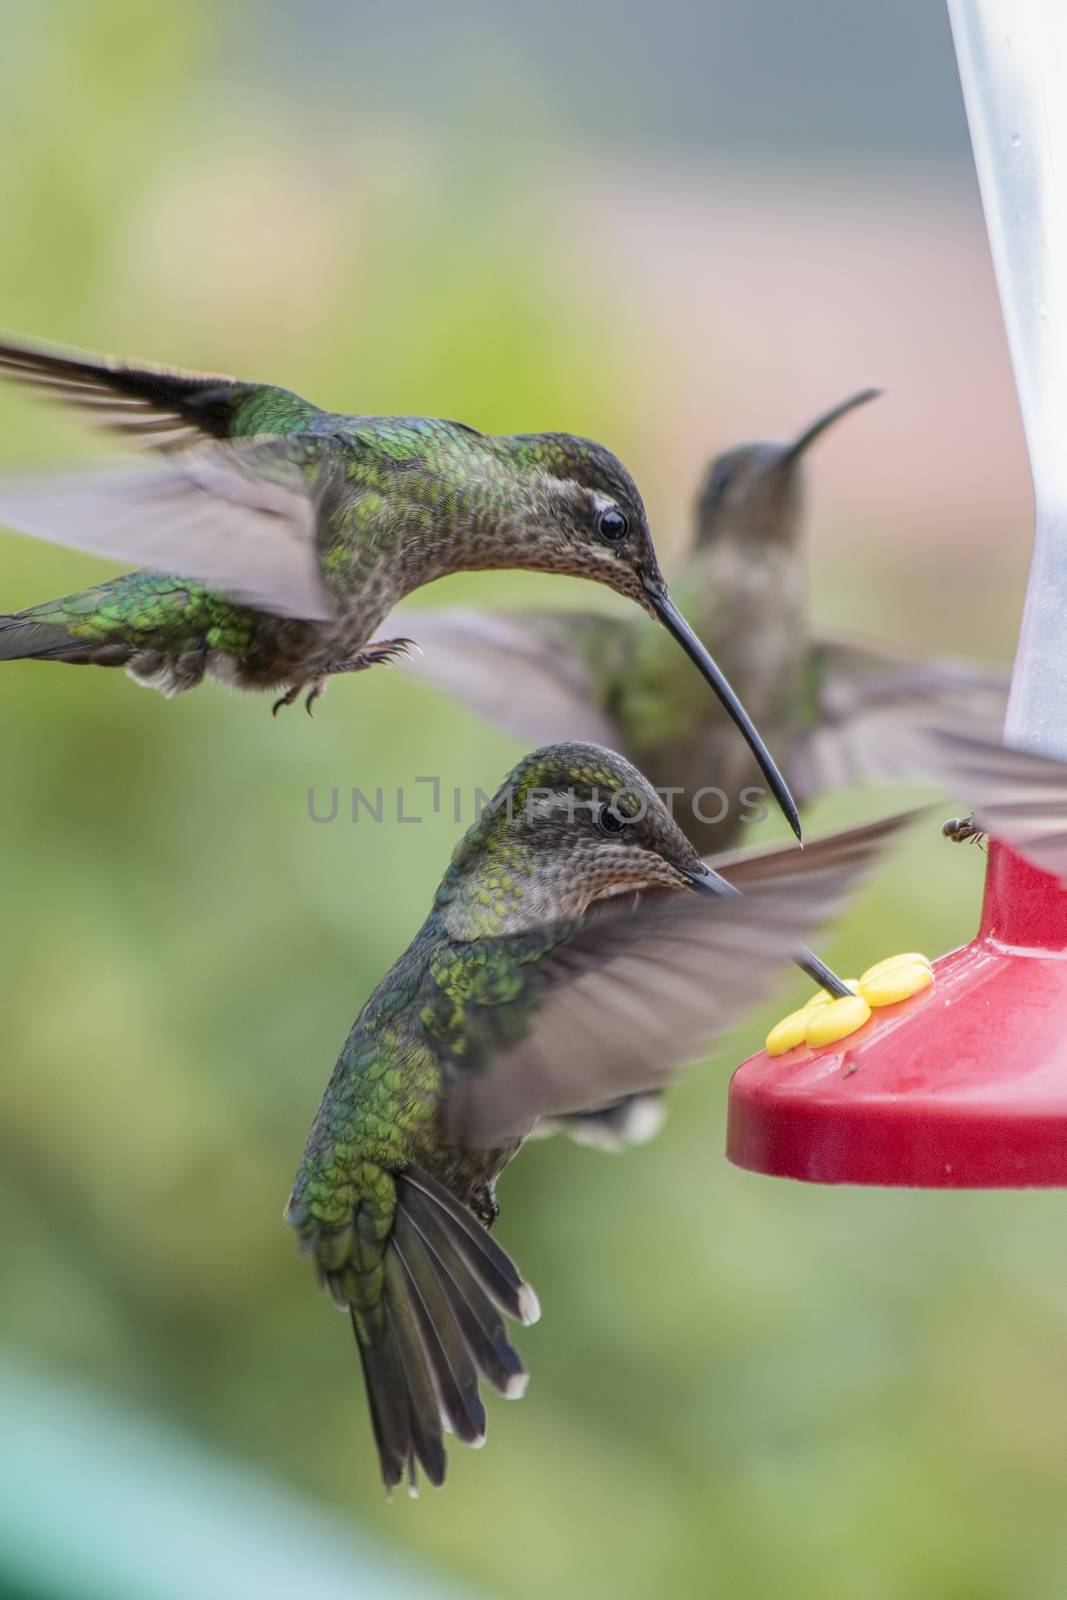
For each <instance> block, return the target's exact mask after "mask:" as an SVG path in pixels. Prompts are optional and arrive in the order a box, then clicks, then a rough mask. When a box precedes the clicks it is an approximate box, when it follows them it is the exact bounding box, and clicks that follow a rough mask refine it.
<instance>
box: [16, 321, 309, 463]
mask: <svg viewBox="0 0 1067 1600" xmlns="http://www.w3.org/2000/svg"><path fill="white" fill-rule="evenodd" d="M0 377H5V378H9V379H11V380H12V381H13V382H15V383H20V384H24V385H26V386H27V387H29V388H31V389H33V390H34V391H35V392H36V393H38V394H40V395H42V396H45V397H47V398H49V399H53V400H60V401H63V402H64V403H65V404H67V405H70V406H73V407H75V408H76V409H77V410H79V411H82V412H84V413H86V414H87V415H88V417H89V418H90V420H91V421H93V422H95V423H97V424H98V425H100V426H102V427H105V428H108V429H111V430H112V431H114V432H118V433H120V434H122V435H123V436H124V437H125V439H126V440H127V442H128V443H131V444H137V445H151V446H153V447H154V448H156V449H160V450H174V449H178V448H181V447H183V446H185V445H188V444H194V443H196V442H197V441H203V440H205V439H227V438H232V437H235V436H239V435H240V436H247V435H251V434H255V433H288V432H290V431H291V430H292V427H293V425H294V423H295V422H297V420H300V421H303V422H306V421H307V420H309V419H310V418H311V417H312V416H314V415H316V414H317V413H318V407H317V406H313V405H311V404H309V402H308V401H306V400H301V399H299V397H298V396H296V395H293V394H290V393H289V392H288V390H285V389H275V388H272V387H271V386H270V385H268V384H256V383H242V382H240V381H239V380H238V379H237V378H231V377H228V376H226V375H225V374H224V373H216V372H184V371H182V370H181V369H180V368H178V367H160V366H154V365H152V364H150V363H147V362H139V363H137V364H136V365H130V364H128V363H127V362H125V361H117V360H115V359H114V358H113V357H110V356H91V355H86V354H85V353H84V352H82V351H78V350H58V349H50V348H48V347H47V346H45V345H37V344H26V343H23V342H22V341H21V340H19V341H15V340H11V339H7V340H3V341H0Z"/></svg>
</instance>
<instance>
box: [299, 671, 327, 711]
mask: <svg viewBox="0 0 1067 1600" xmlns="http://www.w3.org/2000/svg"><path fill="white" fill-rule="evenodd" d="M325 693H326V680H325V678H316V679H315V682H314V683H313V684H312V685H311V688H310V689H309V690H308V692H307V695H306V697H305V699H304V710H305V711H306V712H307V714H308V716H309V717H313V716H314V715H315V701H316V700H321V699H322V696H323V695H324V694H325Z"/></svg>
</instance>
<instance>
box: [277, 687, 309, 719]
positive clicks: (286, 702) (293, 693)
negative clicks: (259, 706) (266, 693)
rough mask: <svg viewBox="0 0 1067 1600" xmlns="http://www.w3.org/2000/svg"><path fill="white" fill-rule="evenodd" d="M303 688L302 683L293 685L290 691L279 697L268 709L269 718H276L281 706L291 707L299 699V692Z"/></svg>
mask: <svg viewBox="0 0 1067 1600" xmlns="http://www.w3.org/2000/svg"><path fill="white" fill-rule="evenodd" d="M303 687H304V685H303V684H302V683H294V684H293V687H292V688H291V689H287V690H286V691H285V693H284V694H283V695H280V696H279V697H278V699H277V700H275V702H274V704H273V705H272V706H271V708H270V714H271V716H272V717H276V716H277V715H278V712H279V711H280V710H281V709H282V707H283V706H291V705H293V704H294V702H295V701H297V700H298V699H299V698H300V691H301V689H302V688H303Z"/></svg>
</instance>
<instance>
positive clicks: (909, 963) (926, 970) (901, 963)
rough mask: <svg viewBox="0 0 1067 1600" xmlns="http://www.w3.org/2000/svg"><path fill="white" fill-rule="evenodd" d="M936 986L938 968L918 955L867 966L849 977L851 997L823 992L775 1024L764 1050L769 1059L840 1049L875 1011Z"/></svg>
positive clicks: (898, 956)
mask: <svg viewBox="0 0 1067 1600" xmlns="http://www.w3.org/2000/svg"><path fill="white" fill-rule="evenodd" d="M933 981H934V973H933V968H932V967H931V965H930V963H929V961H928V960H927V959H926V957H925V956H924V955H920V954H919V953H918V951H914V950H910V951H905V952H904V953H903V954H901V955H896V956H887V957H886V958H885V960H884V961H876V962H875V964H874V966H873V967H868V968H867V971H866V972H865V973H864V974H863V976H862V977H861V978H847V979H846V980H845V983H846V987H847V988H848V989H850V990H851V991H852V992H851V994H848V995H846V996H844V998H842V999H838V1000H835V999H833V998H832V996H830V995H828V994H827V993H826V990H825V989H819V990H818V991H817V992H816V993H815V994H813V995H812V997H811V999H810V1000H809V1001H808V1002H807V1004H806V1005H803V1006H801V1008H800V1010H799V1011H793V1012H790V1014H789V1016H788V1017H783V1018H782V1020H781V1022H778V1023H776V1024H775V1026H774V1027H773V1028H772V1029H771V1031H770V1033H769V1034H768V1035H767V1038H766V1041H765V1043H764V1047H763V1048H764V1049H765V1050H766V1052H767V1054H768V1055H769V1056H782V1055H785V1054H786V1052H787V1051H789V1050H795V1049H796V1048H797V1046H798V1045H803V1044H806V1045H807V1046H808V1047H809V1048H810V1049H813V1050H817V1049H818V1048H819V1046H820V1045H826V1044H837V1042H838V1041H839V1040H841V1039H847V1038H848V1036H849V1034H852V1033H856V1032H857V1031H858V1030H859V1029H860V1028H862V1027H863V1025H864V1023H865V1022H868V1021H869V1020H870V1015H871V1011H872V1010H873V1009H875V1008H876V1007H878V1006H893V1005H897V1004H898V1003H899V1002H900V1001H901V1000H909V999H910V998H911V996H912V995H914V994H919V993H920V992H921V990H923V989H928V988H929V987H930V985H931V984H932V983H933Z"/></svg>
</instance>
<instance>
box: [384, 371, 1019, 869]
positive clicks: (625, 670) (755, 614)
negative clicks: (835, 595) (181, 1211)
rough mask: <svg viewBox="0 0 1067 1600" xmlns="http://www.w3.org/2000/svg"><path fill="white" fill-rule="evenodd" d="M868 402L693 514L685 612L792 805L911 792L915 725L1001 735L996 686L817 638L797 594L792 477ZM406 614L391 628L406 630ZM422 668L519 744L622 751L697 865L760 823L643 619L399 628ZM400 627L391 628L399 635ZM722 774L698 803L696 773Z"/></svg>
mask: <svg viewBox="0 0 1067 1600" xmlns="http://www.w3.org/2000/svg"><path fill="white" fill-rule="evenodd" d="M878 392H879V391H878V390H877V389H863V390H861V391H860V392H859V393H858V394H855V395H853V396H852V397H851V398H850V399H848V400H845V401H843V402H842V403H841V404H840V405H837V406H834V407H833V408H832V409H831V410H829V411H827V412H826V413H825V414H824V415H823V416H821V417H819V418H818V420H817V421H815V422H813V423H812V425H811V426H810V427H809V428H806V429H805V430H804V432H803V433H802V434H800V436H799V437H798V438H797V439H795V440H794V441H793V442H792V443H791V444H773V443H766V442H764V443H756V444H745V445H739V446H737V447H736V448H734V449H731V450H727V451H725V452H724V453H723V454H722V455H719V456H717V457H716V458H715V460H714V461H713V462H712V464H711V466H710V468H709V469H708V471H707V473H706V476H705V478H704V482H703V484H702V486H701V489H700V493H699V496H698V499H697V503H696V516H695V525H694V530H693V543H692V549H691V552H690V555H689V559H688V562H687V564H686V565H685V567H684V568H683V570H682V572H681V574H680V575H679V578H678V581H677V584H676V585H675V588H676V591H677V593H678V594H679V595H680V596H681V599H682V604H683V606H684V607H685V609H686V611H687V612H688V614H689V615H690V616H692V617H693V619H694V622H695V624H696V627H697V629H698V631H699V633H700V634H701V636H702V637H703V638H706V639H708V640H709V641H710V644H711V647H712V650H713V653H714V655H715V657H716V659H717V660H718V661H719V662H720V663H721V664H722V666H723V668H724V670H725V671H726V673H727V675H728V677H729V678H730V679H731V681H732V682H734V683H735V684H736V685H737V686H738V689H739V691H740V693H741V696H742V698H743V700H744V702H745V705H746V706H747V707H748V709H749V711H750V712H751V713H752V715H753V717H754V719H755V720H756V722H757V724H758V725H759V726H760V727H761V728H762V729H763V730H764V732H765V734H766V735H767V738H768V742H769V743H770V745H771V746H772V748H773V749H774V750H776V751H777V752H778V753H779V756H780V757H781V759H782V760H783V762H784V766H785V771H786V773H787V774H788V777H789V780H790V783H791V785H792V787H793V790H794V793H795V794H796V796H797V798H798V800H799V801H800V804H801V805H802V806H803V805H804V804H806V803H808V802H809V801H811V800H812V799H813V798H814V797H815V796H816V795H817V794H818V793H820V792H822V791H824V790H828V789H833V788H837V787H843V786H846V785H848V784H850V783H854V782H857V781H860V780H865V779H878V778H883V779H893V778H905V777H916V776H919V775H921V774H922V773H923V771H924V768H925V764H926V751H925V749H924V747H923V746H922V743H921V739H920V737H919V730H920V729H921V727H922V726H929V725H930V724H931V723H937V722H946V721H950V720H956V719H958V718H964V717H967V718H971V719H975V718H977V719H981V720H986V719H988V720H989V721H990V722H991V723H996V724H997V725H999V724H1000V723H1001V722H1002V721H1003V714H1004V705H1005V703H1006V698H1007V683H1006V680H1005V679H1003V678H1002V677H1001V676H1000V675H999V674H996V673H990V672H981V671H978V670H976V669H973V668H969V667H963V666H959V665H956V664H954V663H948V662H943V661H921V660H912V659H909V658H908V657H906V656H902V655H895V654H892V653H890V652H888V651H886V650H882V649H872V648H870V647H869V646H868V645H866V644H861V643H856V642H853V641H850V640H848V639H842V638H837V637H835V636H833V635H826V634H823V633H820V632H817V631H816V630H815V629H813V627H812V626H811V624H810V622H809V621H808V617H807V605H806V600H805V583H804V551H803V544H802V539H801V534H802V525H803V514H802V513H803V487H804V485H803V477H804V461H805V459H806V456H807V451H808V449H809V447H810V446H811V445H812V444H813V443H814V442H815V441H816V440H817V439H819V438H821V437H822V435H823V434H824V433H825V431H826V430H827V429H828V428H830V427H831V426H832V425H833V424H834V423H836V422H837V421H838V419H839V418H841V417H844V416H846V415H848V414H849V413H851V412H852V411H854V410H855V409H856V408H857V407H858V406H861V405H865V404H867V402H868V401H870V400H872V399H874V398H875V397H876V396H877V394H878ZM404 615H405V614H404V613H401V616H402V617H403V616H404ZM407 616H408V620H409V621H410V622H411V623H412V625H414V621H415V618H416V617H417V621H418V630H419V637H420V642H421V643H422V644H423V645H424V646H425V648H426V651H427V654H426V657H425V660H424V661H422V662H419V661H413V662H412V663H411V666H412V670H413V671H415V672H416V673H418V674H419V675H420V676H424V677H426V678H427V679H428V680H429V681H430V682H431V683H432V684H433V685H434V686H436V687H438V688H444V689H448V690H450V691H451V692H453V693H454V694H458V695H460V696H461V697H463V698H464V699H466V700H467V701H468V702H469V703H470V704H471V705H473V706H474V707H475V708H476V709H477V710H479V711H481V712H482V713H483V714H484V715H485V716H487V717H489V718H491V719H492V720H494V721H496V722H497V723H499V724H500V725H501V726H502V727H503V728H505V729H506V730H507V731H508V732H510V733H513V734H516V735H517V736H518V737H520V738H534V739H544V738H548V737H552V738H560V737H568V738H573V739H591V740H594V741H595V742H597V743H602V744H606V745H608V746H610V747H612V748H615V749H619V750H623V751H625V753H626V754H627V755H628V756H629V757H630V758H631V759H632V760H633V761H635V762H636V763H637V765H638V766H639V767H640V768H641V770H642V771H643V772H645V773H647V775H648V776H649V778H651V780H652V782H653V783H654V784H655V785H656V786H657V787H659V788H660V789H661V790H663V791H664V792H666V791H668V790H673V793H674V795H675V796H676V799H675V802H674V810H675V814H676V815H677V817H678V819H679V821H680V822H681V824H682V827H683V828H684V829H685V831H686V833H687V834H688V836H689V838H690V839H691V840H692V841H693V843H694V844H695V845H697V847H698V848H699V849H701V850H703V851H705V852H706V851H708V850H710V849H712V848H715V849H723V848H725V847H727V846H728V845H729V844H730V843H731V842H732V841H733V840H734V839H735V838H736V836H737V834H738V833H739V831H740V829H741V827H742V824H743V822H744V821H745V820H746V819H748V818H751V816H752V814H753V812H754V811H756V810H757V809H758V800H759V798H760V794H761V791H760V790H759V789H758V788H753V787H752V786H754V785H757V784H758V781H759V777H758V773H757V772H756V771H755V769H754V768H753V766H752V763H751V760H750V759H749V758H748V756H747V755H746V753H745V752H744V751H743V750H741V749H740V748H737V747H735V746H734V745H733V744H732V742H731V741H730V740H729V739H727V738H726V737H725V733H726V729H725V727H724V724H723V722H722V719H721V717H720V716H719V715H718V714H717V712H716V711H715V709H714V708H713V707H711V706H710V705H709V704H708V703H707V702H706V700H705V699H703V698H702V697H701V696H699V695H697V694H696V693H694V692H693V690H694V686H693V684H692V683H691V682H690V681H689V680H688V679H687V677H686V675H685V674H684V673H682V672H679V671H678V670H677V663H676V661H675V660H674V658H673V657H672V655H671V653H670V652H669V651H666V650H664V649H663V647H662V642H661V635H660V632H659V630H657V629H654V628H652V627H651V626H649V625H647V624H646V623H645V621H644V619H643V618H641V617H636V616H635V617H618V616H609V615H607V614H606V613H605V614H598V613H595V612H572V611H568V612H563V611H555V612H552V611H526V610H513V611H507V612H479V611H473V610H439V611H420V612H418V613H408V614H407ZM393 620H394V621H396V620H397V619H395V618H394V619H393ZM709 772H713V773H715V774H716V788H715V789H714V790H713V791H710V792H709V790H708V789H706V788H704V786H705V785H706V784H707V783H708V773H709Z"/></svg>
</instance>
